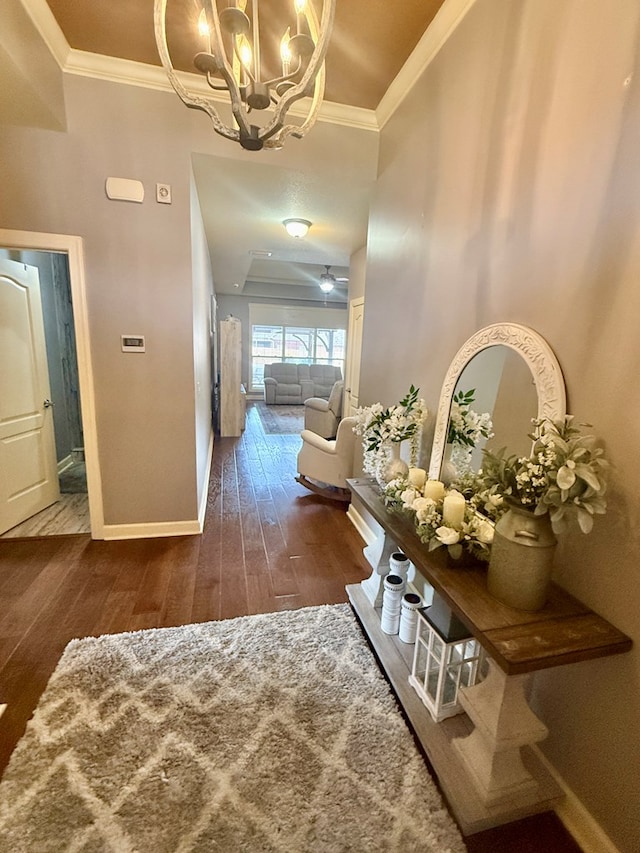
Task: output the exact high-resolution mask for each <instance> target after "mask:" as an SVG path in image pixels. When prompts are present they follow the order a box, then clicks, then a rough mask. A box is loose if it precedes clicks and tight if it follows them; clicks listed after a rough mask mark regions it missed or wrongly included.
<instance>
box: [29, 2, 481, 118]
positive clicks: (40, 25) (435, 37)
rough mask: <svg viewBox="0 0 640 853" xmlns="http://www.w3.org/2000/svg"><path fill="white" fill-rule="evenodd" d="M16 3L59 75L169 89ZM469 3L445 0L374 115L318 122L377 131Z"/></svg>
mask: <svg viewBox="0 0 640 853" xmlns="http://www.w3.org/2000/svg"><path fill="white" fill-rule="evenodd" d="M20 2H21V3H22V5H23V7H24V9H25V10H26V12H27V14H28V15H29V17H30V18H31V20H32V21H33V23H34V26H35V27H36V29H37V30H38V32H39V33H40V35H41V37H42V38H43V40H44V42H45V43H46V45H47V47H48V48H49V50H50V51H51V53H52V55H53V56H54V58H55V59H56V61H57V62H58V65H59V66H60V68H61V70H62V71H63V72H65V73H68V74H77V75H79V76H82V77H92V78H94V79H97V80H107V81H111V82H114V83H122V84H125V85H129V86H142V87H143V88H147V89H155V90H156V91H161V92H172V91H173V89H172V87H171V85H170V83H169V81H168V80H167V77H166V74H165V72H164V70H163V69H162V68H161V67H160V66H156V65H147V64H145V63H142V62H133V61H131V60H127V59H119V58H116V57H112V56H102V55H100V54H96V53H89V52H88V51H82V50H76V49H74V48H71V47H70V46H69V43H68V42H67V40H66V38H65V36H64V33H63V32H62V30H61V29H60V27H59V25H58V22H57V21H56V19H55V17H54V16H53V13H52V12H51V9H50V8H49V6H48V4H47V2H46V0H20ZM475 3H476V0H445V2H444V4H443V5H442V7H441V8H440V10H439V11H438V13H437V14H436V16H435V18H434V19H433V21H432V22H431V24H430V25H429V26H428V27H427V29H426V31H425V32H424V34H423V36H422V38H421V39H420V41H419V42H418V44H417V45H416V47H415V48H414V50H413V51H412V53H411V55H410V56H409V58H408V59H407V61H406V62H405V64H404V65H403V66H402V68H401V69H400V71H399V72H398V74H397V76H396V77H395V79H394V80H393V81H392V83H391V85H390V86H389V88H388V89H387V91H386V93H385V94H384V95H383V97H382V100H381V101H380V103H379V104H378V107H377V108H376V110H375V111H374V110H366V109H363V108H362V107H353V106H349V105H348V104H338V103H334V102H332V101H323V103H322V105H321V107H320V113H319V115H318V120H319V121H326V122H330V123H332V124H338V125H343V126H345V127H353V128H357V129H361V130H368V131H375V132H377V131H379V130H381V129H382V128H383V127H384V125H385V124H386V123H387V121H389V119H390V118H391V116H392V115H393V113H394V112H395V111H396V110H397V109H398V107H399V106H400V104H401V103H402V102H403V101H404V99H405V97H406V96H407V95H408V93H409V92H410V91H411V89H412V88H413V86H414V85H415V84H416V82H417V81H418V79H419V78H420V76H421V75H422V73H423V72H424V71H425V69H426V68H427V67H428V66H429V65H430V64H431V62H432V61H433V60H434V59H435V57H436V56H437V55H438V53H439V52H440V49H441V48H442V46H443V45H444V44H445V42H446V41H447V39H448V38H449V37H450V36H451V33H452V32H453V31H454V30H455V29H456V27H457V26H458V25H459V24H460V23H461V21H462V20H463V19H464V17H465V16H466V14H467V12H468V11H469V10H470V9H471V7H472V6H473V5H474V4H475ZM179 77H180V78H181V79H182V80H183V82H184V84H185V85H186V86H188V87H189V89H190V90H191V91H193V92H196V93H197V94H199V95H204V96H206V97H208V98H211V99H212V100H214V101H219V102H220V103H225V102H226V100H225V98H224V95H218V94H217V93H215V92H212V91H211V89H210V88H209V87H208V86H207V85H206V83H205V82H204V81H203V79H202V77H201V76H200V75H198V74H191V73H187V72H181V73H180V74H179ZM304 103H305V101H302V104H303V105H304ZM290 112H291V115H293V116H299V117H305V116H306V115H307V112H308V110H305V109H304V108H303V106H298V107H296V105H295V104H294V105H293V106H292V107H291V110H290Z"/></svg>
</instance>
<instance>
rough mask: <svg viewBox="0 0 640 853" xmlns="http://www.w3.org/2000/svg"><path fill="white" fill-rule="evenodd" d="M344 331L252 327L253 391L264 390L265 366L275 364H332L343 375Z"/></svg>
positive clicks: (287, 327) (289, 327)
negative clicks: (340, 370)
mask: <svg viewBox="0 0 640 853" xmlns="http://www.w3.org/2000/svg"><path fill="white" fill-rule="evenodd" d="M345 347H346V332H345V330H344V329H328V328H323V329H314V328H307V327H302V326H265V325H253V326H251V391H253V392H260V391H262V389H263V387H264V386H263V379H264V366H265V364H271V362H273V361H285V362H289V363H291V364H333V365H336V366H337V367H340V368H341V369H342V372H343V373H344V358H345Z"/></svg>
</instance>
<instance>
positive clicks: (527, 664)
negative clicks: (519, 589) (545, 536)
mask: <svg viewBox="0 0 640 853" xmlns="http://www.w3.org/2000/svg"><path fill="white" fill-rule="evenodd" d="M347 482H348V484H349V488H350V489H351V491H352V492H353V494H355V495H356V496H357V497H358V499H359V500H360V501H361V502H362V504H363V505H364V507H365V508H366V509H367V511H368V512H369V513H371V515H372V516H373V517H374V518H375V520H376V521H377V522H378V523H379V524H380V525H382V527H383V528H384V529H385V530H386V531H387V533H388V534H389V535H390V536H391V538H392V539H393V541H394V542H395V543H396V545H397V546H398V547H399V548H400V549H401V550H402V551H403V552H404V553H405V554H406V555H407V557H408V558H409V559H410V560H411V562H412V563H413V565H414V566H415V567H416V569H417V570H418V571H419V572H420V574H422V575H423V576H424V577H425V578H426V580H427V581H428V582H429V583H430V584H431V585H432V586H433V588H434V589H435V590H436V591H437V592H438V594H439V595H440V596H441V597H442V598H443V599H444V600H445V601H446V602H447V604H448V605H449V607H450V608H451V610H452V611H453V612H454V613H455V614H456V615H457V616H458V618H459V619H460V620H461V621H462V622H464V624H465V625H466V626H467V628H468V629H469V631H470V632H471V633H472V634H473V636H474V637H476V639H477V640H478V641H479V642H480V643H481V644H482V646H483V647H484V648H485V650H486V651H487V653H488V654H489V655H490V656H491V657H492V658H493V659H494V660H495V661H496V663H497V664H498V665H499V666H500V667H501V668H502V669H503V670H504V672H506V673H507V675H517V674H520V673H526V672H534V671H536V670H540V669H547V668H549V667H552V666H562V665H563V664H568V663H577V662H578V661H583V660H592V659H593V658H599V657H606V656H608V655H615V654H620V653H622V652H627V651H629V649H630V648H631V645H632V641H631V639H630V637H628V636H627V635H626V634H623V633H622V632H621V631H618V629H617V628H615V627H614V626H613V625H612V624H611V623H610V622H607V621H606V619H603V618H602V617H601V616H599V615H598V614H597V613H594V611H593V610H590V609H589V608H588V607H586V605H584V604H582V603H581V602H580V601H578V599H576V598H574V597H573V596H571V595H569V593H567V592H565V591H564V590H563V589H561V587H559V586H557V585H556V584H552V585H551V589H550V593H549V599H548V601H547V604H546V605H545V607H544V608H543V609H542V610H537V611H535V612H533V613H531V612H528V611H525V610H516V609H515V608H513V607H509V606H508V605H506V604H502V603H501V602H500V601H498V600H497V599H496V598H494V597H493V596H492V595H490V594H489V592H488V591H487V583H486V566H484V565H482V564H479V565H478V564H476V565H473V564H471V563H470V564H469V565H464V566H462V567H458V566H455V567H453V566H451V564H450V561H449V560H448V557H447V552H446V549H444V548H439V549H437V550H436V551H432V552H428V551H427V546H426V545H424V544H423V543H422V542H421V541H420V539H419V538H418V536H417V534H416V532H415V530H414V528H413V524H412V523H411V521H410V519H409V518H407V517H405V516H404V515H402V514H400V513H395V512H390V511H389V510H388V509H387V508H386V507H385V505H384V502H383V500H382V498H381V495H380V490H379V488H378V486H377V484H376V483H375V481H374V480H371V479H368V478H360V479H352V480H348V481H347Z"/></svg>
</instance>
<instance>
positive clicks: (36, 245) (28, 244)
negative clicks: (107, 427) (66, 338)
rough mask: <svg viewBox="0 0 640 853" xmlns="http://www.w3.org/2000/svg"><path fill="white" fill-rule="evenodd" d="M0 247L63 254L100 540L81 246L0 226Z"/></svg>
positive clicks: (92, 512)
mask: <svg viewBox="0 0 640 853" xmlns="http://www.w3.org/2000/svg"><path fill="white" fill-rule="evenodd" d="M0 247H2V248H7V249H22V250H24V251H38V252H58V253H63V254H66V255H67V258H68V262H69V279H70V286H71V304H72V306H73V327H74V331H75V336H76V349H77V357H78V381H79V383H80V412H81V417H82V432H83V438H84V454H85V462H86V466H87V492H88V498H89V517H90V520H91V537H92V539H104V507H103V503H102V478H101V475H100V464H99V455H98V433H97V426H96V405H95V394H94V382H93V366H92V363H91V346H90V335H89V313H88V307H87V295H86V280H85V272H84V269H85V267H84V249H83V243H82V238H81V237H74V236H72V235H69V234H45V233H40V232H35V231H12V230H8V229H5V228H0Z"/></svg>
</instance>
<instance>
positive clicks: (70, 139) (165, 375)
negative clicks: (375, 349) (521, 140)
mask: <svg viewBox="0 0 640 853" xmlns="http://www.w3.org/2000/svg"><path fill="white" fill-rule="evenodd" d="M11 2H12V3H14V2H15V0H11ZM30 37H31V38H33V39H35V38H36V36H35V33H32V34H31V36H30ZM1 42H2V33H0V44H1ZM63 83H64V100H65V104H66V124H67V131H66V132H55V131H52V130H47V129H43V128H42V127H24V126H20V125H18V124H13V123H11V124H9V123H8V121H7V123H5V124H3V126H2V133H0V184H1V186H2V193H0V227H3V228H8V229H16V230H24V231H39V232H45V233H55V234H73V235H78V236H80V237H82V239H83V244H84V258H85V272H86V285H87V304H88V315H89V325H90V338H91V340H90V345H91V355H92V364H93V375H94V384H95V402H96V420H97V440H98V454H99V464H100V473H101V477H102V491H103V505H104V516H105V523H106V524H107V525H118V524H142V523H155V522H168V523H170V522H173V521H182V520H193V519H195V518H196V517H197V512H198V502H199V498H200V497H202V494H203V490H204V488H206V484H205V483H204V482H203V473H204V470H205V462H206V448H207V446H208V439H207V435H208V430H210V424H211V418H210V412H209V401H210V388H209V386H210V378H209V376H210V370H211V358H210V354H209V347H210V338H209V327H208V314H209V306H208V289H209V287H210V269H209V268H208V260H207V258H206V248H205V245H204V234H203V232H202V226H201V225H198V219H199V218H200V216H199V212H198V203H197V201H196V198H195V194H194V192H193V188H192V184H191V180H192V170H191V156H192V153H203V154H215V155H217V156H218V157H220V158H230V157H231V158H235V159H241V160H242V159H247V160H251V161H252V162H261V163H263V164H264V165H265V166H268V165H269V163H273V164H277V165H278V166H279V167H285V168H289V169H293V170H296V169H298V170H300V169H307V170H311V171H314V172H316V173H318V174H319V175H328V176H332V178H334V179H335V177H336V176H337V175H342V174H349V175H351V176H353V177H354V179H363V180H372V179H373V177H374V175H375V164H376V160H377V152H378V139H377V136H376V135H375V134H373V133H371V132H369V131H363V130H357V129H354V128H343V127H336V126H334V125H327V124H323V123H319V124H318V125H317V126H316V127H315V128H314V132H313V134H310V136H309V138H308V139H305V140H304V144H302V143H297V142H296V141H295V140H294V141H293V143H292V144H291V145H290V146H287V148H285V149H284V150H283V151H279V152H259V153H257V154H255V153H252V152H244V151H242V149H240V147H239V146H236V145H233V144H231V143H229V142H228V141H227V140H224V139H222V138H221V137H219V136H217V135H216V134H215V133H214V132H213V130H212V128H211V124H210V121H209V120H208V118H207V117H206V116H205V115H204V114H202V113H199V112H196V111H193V110H187V109H186V108H185V107H184V105H183V104H182V103H181V102H180V100H179V99H178V98H177V96H176V95H174V94H172V93H168V92H156V91H152V90H147V89H143V88H137V87H135V86H128V85H120V84H116V83H111V82H107V81H99V80H92V79H89V78H84V77H77V76H71V75H64V80H63ZM5 121H6V120H5ZM309 164H310V165H309ZM109 176H114V177H124V178H134V179H137V180H140V181H142V183H143V185H144V187H145V193H146V195H145V200H144V202H143V204H135V203H130V202H122V201H111V200H109V199H108V198H107V197H106V194H105V180H106V178H107V177H109ZM157 182H160V183H167V184H170V185H171V186H172V197H173V203H172V204H170V205H167V204H158V203H156V201H155V185H156V183H157ZM192 223H193V238H192ZM239 227H241V223H239ZM214 286H215V282H214ZM219 316H224V314H223V313H222V312H221V311H219ZM122 334H143V335H145V336H146V347H147V352H146V353H145V354H144V355H142V354H125V353H122V352H121V351H120V336H121V335H122Z"/></svg>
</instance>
